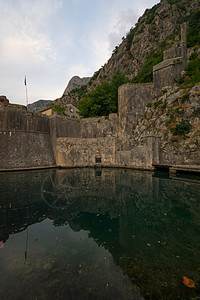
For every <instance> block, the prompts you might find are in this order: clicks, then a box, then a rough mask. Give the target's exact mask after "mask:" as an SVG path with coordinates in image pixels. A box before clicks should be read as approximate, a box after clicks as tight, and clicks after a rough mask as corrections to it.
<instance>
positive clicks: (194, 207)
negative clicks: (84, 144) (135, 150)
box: [0, 168, 200, 300]
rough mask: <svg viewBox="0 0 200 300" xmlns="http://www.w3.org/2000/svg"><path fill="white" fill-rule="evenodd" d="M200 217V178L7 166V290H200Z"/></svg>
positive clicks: (3, 277)
mask: <svg viewBox="0 0 200 300" xmlns="http://www.w3.org/2000/svg"><path fill="white" fill-rule="evenodd" d="M199 225H200V180H199V177H191V176H185V177H178V176H177V177H172V178H169V175H168V174H167V173H157V174H153V173H150V172H139V171H131V170H122V169H120V170H116V169H89V168H88V169H68V170H46V171H32V172H16V173H1V174H0V299H1V300H3V299H6V300H9V299H11V300H15V299H20V300H23V299H25V300H26V299H27V300H29V299H33V300H36V299H37V300H42V299H48V300H49V299H50V300H51V299H67V300H71V299H72V300H76V299H82V300H84V299H89V300H90V299H95V300H96V299H109V300H110V299H115V300H117V299H119V300H121V299H126V300H128V299H153V300H156V299H159V300H161V299H167V300H168V299H173V300H176V299H191V300H192V299H200V238H199V237H200V226H199ZM183 276H186V277H188V278H190V279H192V280H193V281H194V282H195V286H196V288H189V287H187V286H185V285H184V284H183Z"/></svg>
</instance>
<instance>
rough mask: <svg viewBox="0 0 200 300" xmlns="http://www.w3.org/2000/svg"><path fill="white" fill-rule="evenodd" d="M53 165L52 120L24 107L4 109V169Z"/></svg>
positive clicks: (0, 160) (0, 149) (0, 119)
mask: <svg viewBox="0 0 200 300" xmlns="http://www.w3.org/2000/svg"><path fill="white" fill-rule="evenodd" d="M53 165H55V159H54V155H53V151H52V146H51V139H50V127H49V119H48V118H47V117H45V116H40V115H36V114H33V113H27V112H26V111H24V110H23V109H20V108H18V109H17V108H11V107H7V108H0V169H21V168H22V169H23V168H37V167H49V166H53Z"/></svg>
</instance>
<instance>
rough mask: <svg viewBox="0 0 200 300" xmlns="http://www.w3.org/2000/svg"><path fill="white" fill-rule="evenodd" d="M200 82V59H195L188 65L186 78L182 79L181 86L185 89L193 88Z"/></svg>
mask: <svg viewBox="0 0 200 300" xmlns="http://www.w3.org/2000/svg"><path fill="white" fill-rule="evenodd" d="M199 82H200V59H195V60H193V61H190V62H189V63H188V66H187V69H186V76H184V77H182V78H180V80H179V82H178V83H179V84H180V86H181V87H183V88H188V87H192V86H193V85H194V84H196V83H199Z"/></svg>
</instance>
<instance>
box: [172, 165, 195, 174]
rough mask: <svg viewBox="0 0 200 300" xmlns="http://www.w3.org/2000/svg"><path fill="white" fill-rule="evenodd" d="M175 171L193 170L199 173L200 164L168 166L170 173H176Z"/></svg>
mask: <svg viewBox="0 0 200 300" xmlns="http://www.w3.org/2000/svg"><path fill="white" fill-rule="evenodd" d="M177 171H183V172H195V173H200V166H199V165H196V166H195V165H177V166H176V165H175V166H173V165H172V166H171V167H170V168H169V172H170V173H176V172H177Z"/></svg>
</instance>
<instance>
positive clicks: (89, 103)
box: [77, 72, 128, 118]
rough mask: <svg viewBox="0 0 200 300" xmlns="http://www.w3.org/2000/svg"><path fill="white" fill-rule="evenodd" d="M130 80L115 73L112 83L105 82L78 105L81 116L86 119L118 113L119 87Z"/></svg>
mask: <svg viewBox="0 0 200 300" xmlns="http://www.w3.org/2000/svg"><path fill="white" fill-rule="evenodd" d="M126 82H128V79H127V78H126V77H125V75H124V74H122V73H121V72H117V73H115V75H113V77H112V81H111V82H110V83H108V82H103V83H101V84H99V85H98V86H97V87H96V89H94V90H92V91H91V92H90V93H88V94H87V95H85V97H83V99H81V101H80V102H79V103H78V105H77V108H78V109H79V114H80V115H81V116H82V117H84V118H87V117H95V116H108V115H109V114H110V113H116V112H117V104H118V87H119V86H120V85H122V84H123V83H126Z"/></svg>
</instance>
